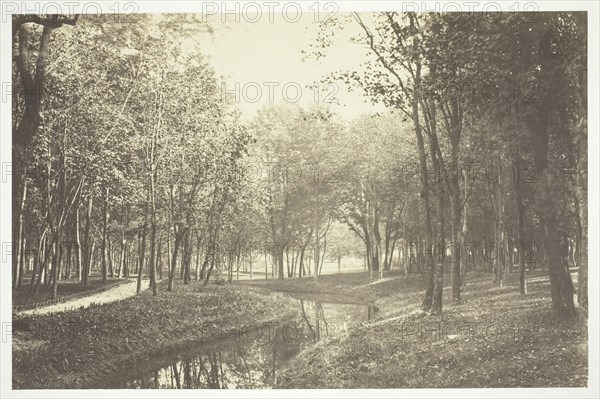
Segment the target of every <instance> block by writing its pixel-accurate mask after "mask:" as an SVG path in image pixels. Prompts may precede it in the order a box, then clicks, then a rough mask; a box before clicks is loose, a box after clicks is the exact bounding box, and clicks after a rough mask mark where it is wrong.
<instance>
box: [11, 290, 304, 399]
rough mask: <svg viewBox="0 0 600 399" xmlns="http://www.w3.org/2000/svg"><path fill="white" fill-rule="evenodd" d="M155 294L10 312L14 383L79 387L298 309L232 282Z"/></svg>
mask: <svg viewBox="0 0 600 399" xmlns="http://www.w3.org/2000/svg"><path fill="white" fill-rule="evenodd" d="M165 287H166V285H165V284H163V283H160V284H159V291H160V292H159V295H158V296H156V297H154V296H152V293H151V291H150V290H146V291H144V292H143V293H141V294H140V295H139V296H136V297H133V298H128V299H125V300H122V301H120V302H114V303H110V304H106V305H101V306H92V307H89V308H86V309H81V310H77V311H71V312H62V313H57V314H51V315H45V316H28V317H17V318H13V331H15V332H14V333H13V388H14V389H37V388H45V389H49V388H63V389H64V388H86V387H89V386H91V385H92V384H93V382H94V381H97V380H99V379H102V378H103V377H106V376H108V375H110V374H111V373H112V372H114V371H115V370H118V369H120V368H124V367H135V364H136V362H138V361H140V360H143V359H146V358H149V357H152V356H155V355H158V354H162V353H165V352H169V351H173V350H177V349H183V348H185V347H187V346H191V345H193V344H195V343H198V342H202V341H207V340H208V341H210V340H211V339H215V338H218V337H219V336H220V335H221V334H222V333H223V332H227V331H231V330H236V329H240V328H244V327H255V326H257V325H258V324H260V323H264V322H269V321H272V320H275V319H279V318H282V317H285V316H286V315H287V316H288V317H294V316H297V314H296V312H297V309H296V308H297V306H296V303H295V301H293V300H292V299H290V298H288V297H286V296H283V295H281V294H277V293H265V292H261V290H257V289H252V288H250V289H245V290H240V289H239V287H237V286H233V285H225V286H218V285H214V284H209V285H206V286H205V285H203V284H201V283H198V282H192V283H191V284H190V285H181V284H180V285H177V286H176V287H175V291H174V292H170V293H169V292H165V290H166V288H165Z"/></svg>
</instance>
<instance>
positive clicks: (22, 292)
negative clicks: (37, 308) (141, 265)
mask: <svg viewBox="0 0 600 399" xmlns="http://www.w3.org/2000/svg"><path fill="white" fill-rule="evenodd" d="M128 281H130V280H128V279H117V278H115V279H109V280H107V281H106V283H103V282H102V278H100V277H96V278H90V280H89V285H88V286H84V285H82V284H81V283H80V282H79V281H59V282H58V289H57V293H58V298H64V297H71V296H73V297H74V299H75V298H79V297H81V296H84V295H86V294H89V293H92V294H94V293H98V292H103V291H105V290H108V289H112V288H115V287H117V286H118V285H120V284H124V283H126V282H128ZM29 283H30V281H29V280H25V281H23V284H22V285H21V287H19V288H17V289H13V290H12V306H13V308H14V307H15V306H18V307H19V308H21V307H29V306H32V305H35V304H37V303H42V302H45V301H48V300H50V299H52V288H51V287H46V286H42V287H41V288H40V293H39V294H38V295H36V296H33V295H31V293H30V292H29ZM69 300H70V299H69Z"/></svg>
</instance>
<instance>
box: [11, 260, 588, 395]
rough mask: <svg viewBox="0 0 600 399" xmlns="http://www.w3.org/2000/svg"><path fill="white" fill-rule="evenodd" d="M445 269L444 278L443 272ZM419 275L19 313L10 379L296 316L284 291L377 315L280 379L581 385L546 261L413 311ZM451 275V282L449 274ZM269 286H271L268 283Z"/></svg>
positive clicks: (308, 354) (56, 373) (305, 356)
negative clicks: (524, 283) (524, 288)
mask: <svg viewBox="0 0 600 399" xmlns="http://www.w3.org/2000/svg"><path fill="white" fill-rule="evenodd" d="M447 280H449V279H447ZM425 281H426V276H425V275H424V274H411V275H409V276H408V278H406V279H405V278H404V276H403V275H402V274H401V273H400V272H398V271H392V272H388V273H386V274H384V278H383V279H371V278H369V275H368V273H344V274H338V275H324V276H320V277H319V279H318V280H317V281H315V280H314V279H312V278H310V277H309V278H302V279H286V280H283V281H281V280H266V281H265V280H250V281H239V282H235V283H234V284H232V285H228V284H227V285H224V286H219V285H216V284H209V285H207V286H204V285H202V284H199V283H197V282H192V284H190V285H189V286H183V285H177V287H176V292H173V293H167V292H163V291H164V290H165V286H164V284H163V283H161V284H160V285H159V287H160V291H161V292H160V293H159V296H157V297H153V296H152V295H151V292H150V291H145V292H143V293H142V294H141V295H139V296H137V297H134V298H129V299H126V300H123V301H121V302H118V303H112V304H108V305H102V306H93V307H90V308H87V309H83V310H79V311H74V312H65V313H60V314H55V315H48V316H37V317H29V318H24V317H23V318H20V319H15V320H14V321H15V325H14V326H13V330H17V331H16V332H15V333H14V337H13V387H14V388H86V387H91V386H93V383H94V381H96V382H97V381H99V380H101V379H102V378H103V377H106V376H108V375H110V374H111V373H114V372H115V370H119V369H121V368H123V367H135V365H136V362H138V361H140V360H143V359H147V358H150V357H151V356H155V355H158V354H164V353H168V352H171V351H175V350H178V349H182V348H186V347H188V346H190V345H193V344H194V343H197V342H198V341H199V339H202V340H203V341H206V340H211V339H216V338H218V336H219V334H220V333H221V332H222V331H224V330H230V329H235V328H242V327H254V326H256V325H257V324H260V323H264V322H268V321H274V320H280V319H282V318H284V317H298V314H297V312H298V309H297V304H296V302H295V301H294V300H292V299H291V298H290V297H289V296H288V295H282V294H279V293H276V292H272V291H281V292H287V293H299V292H302V293H311V294H312V295H311V296H312V297H313V298H314V299H315V300H321V301H325V302H336V301H337V302H354V303H371V304H374V305H376V306H377V307H378V308H379V313H378V317H377V318H376V319H375V320H374V321H371V322H369V323H363V324H360V325H358V326H357V327H355V328H351V329H349V330H348V331H342V332H340V333H339V334H335V335H331V336H329V337H326V338H325V339H323V340H322V341H320V342H319V343H317V344H316V345H314V346H311V347H309V348H308V349H306V350H304V351H303V352H301V354H300V355H298V356H297V357H295V358H293V359H291V361H290V363H288V366H287V367H286V368H285V369H283V370H280V371H279V372H278V380H277V384H278V387H279V388H404V387H419V388H445V387H559V386H561V387H582V386H586V384H587V371H588V366H587V320H586V318H585V315H583V314H582V312H578V315H577V317H576V318H575V319H574V320H571V321H568V322H565V321H561V320H557V319H556V318H555V317H554V315H553V313H552V310H551V299H550V294H549V293H550V289H549V282H548V278H547V276H546V274H545V273H544V272H532V273H531V274H530V275H529V276H528V281H529V282H528V288H529V293H528V294H527V295H519V293H518V285H517V284H518V276H517V275H516V274H513V275H511V276H510V277H509V279H508V280H507V284H506V285H505V286H504V287H496V286H493V285H492V283H491V277H490V276H489V275H473V274H471V275H469V276H467V277H466V284H465V286H464V288H463V292H462V304H460V305H448V304H450V303H451V298H450V289H449V288H446V289H444V304H445V307H444V311H443V313H442V314H441V315H439V316H428V315H426V314H424V313H423V312H421V311H420V310H419V307H420V303H421V300H422V297H423V291H424V287H425ZM448 283H449V281H448ZM269 291H271V293H270V294H267V293H268V292H269Z"/></svg>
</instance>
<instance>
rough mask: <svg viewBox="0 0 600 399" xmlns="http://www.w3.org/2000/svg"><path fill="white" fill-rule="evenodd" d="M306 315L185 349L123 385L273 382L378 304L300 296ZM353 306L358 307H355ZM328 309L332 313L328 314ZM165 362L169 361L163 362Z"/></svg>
mask: <svg viewBox="0 0 600 399" xmlns="http://www.w3.org/2000/svg"><path fill="white" fill-rule="evenodd" d="M299 304H300V308H301V311H302V312H301V313H302V318H301V319H300V320H296V321H291V322H289V323H287V324H280V325H269V328H266V327H264V326H263V328H262V329H261V330H260V331H258V332H257V331H255V332H254V333H248V334H246V335H245V336H243V337H240V336H235V338H231V337H230V338H229V339H225V340H222V341H220V342H218V343H216V344H213V345H211V347H210V348H206V349H208V350H205V351H201V352H199V353H195V354H194V355H190V354H187V355H186V354H184V355H183V357H182V358H179V359H177V360H176V361H172V360H171V361H168V362H166V364H167V366H163V367H162V368H159V369H156V370H149V371H148V372H146V373H143V375H142V376H141V377H140V376H139V375H138V376H137V378H134V379H128V380H125V381H123V380H122V381H123V382H124V384H123V385H119V387H123V386H124V387H126V388H171V389H182V388H183V389H194V388H210V389H226V388H242V389H244V388H246V389H247V388H262V387H273V386H274V385H275V384H276V382H277V374H278V373H277V371H278V368H280V367H282V366H283V365H284V364H285V362H286V361H287V360H289V359H291V358H293V357H294V356H296V355H297V354H298V353H299V352H300V351H301V350H302V349H304V348H305V347H308V346H310V345H312V344H314V343H315V342H318V341H320V340H321V339H323V338H325V337H327V336H329V335H332V334H335V333H336V332H337V330H338V329H339V327H340V325H339V323H341V327H342V328H344V326H345V323H346V321H345V320H357V319H358V318H361V319H362V318H363V317H365V316H367V319H369V320H370V319H371V317H373V315H374V313H376V312H377V310H378V309H377V308H375V307H369V308H368V310H367V312H365V309H364V307H362V309H360V312H361V313H362V312H365V313H367V314H366V315H365V313H362V315H359V314H357V313H356V311H357V308H355V306H356V305H343V304H336V305H335V307H334V308H330V307H328V308H327V311H326V309H325V306H323V304H322V303H321V302H315V301H309V300H299ZM353 307H354V308H353ZM326 314H327V316H326ZM163 364H165V363H163Z"/></svg>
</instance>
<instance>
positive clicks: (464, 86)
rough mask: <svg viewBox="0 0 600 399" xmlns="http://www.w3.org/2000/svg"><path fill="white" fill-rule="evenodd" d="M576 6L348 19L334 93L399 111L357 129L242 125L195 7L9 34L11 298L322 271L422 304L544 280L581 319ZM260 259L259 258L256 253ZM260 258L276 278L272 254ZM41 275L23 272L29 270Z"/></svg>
mask: <svg viewBox="0 0 600 399" xmlns="http://www.w3.org/2000/svg"><path fill="white" fill-rule="evenodd" d="M585 23H586V21H585V16H584V15H583V14H581V13H566V12H565V13H537V14H534V15H529V16H528V17H527V18H525V17H524V16H523V15H521V14H517V13H515V14H502V13H469V14H454V15H452V17H451V18H450V17H449V16H448V15H447V14H434V13H430V14H414V13H404V14H399V13H396V12H382V13H374V14H362V13H361V14H359V13H350V14H340V15H338V16H337V17H336V18H331V19H328V20H327V21H325V22H323V23H322V24H321V27H320V31H319V35H318V37H317V38H316V41H315V42H314V43H313V50H314V51H313V55H314V56H315V57H317V58H319V57H323V56H325V57H326V56H327V48H328V47H331V46H334V45H335V40H334V39H333V38H334V37H335V33H336V32H339V31H341V30H343V29H347V28H348V27H349V26H354V27H355V28H357V31H358V32H360V33H359V34H358V35H357V36H356V37H355V38H354V41H355V42H356V43H358V44H360V45H362V46H363V48H364V50H365V57H364V62H363V65H362V67H361V68H358V69H356V70H346V69H344V67H343V66H340V71H339V72H338V73H335V74H333V75H331V76H327V77H324V79H325V80H327V81H330V82H335V83H339V84H346V85H348V86H352V87H354V88H355V89H358V90H362V91H363V92H364V93H365V95H366V96H367V97H368V98H370V99H371V100H372V101H374V102H376V103H382V104H384V105H385V106H386V112H383V113H381V114H379V115H367V114H365V115H357V116H356V118H355V119H354V120H352V121H350V122H346V121H343V120H341V119H340V118H339V117H338V116H337V115H335V114H334V113H332V112H331V110H330V109H329V108H328V107H327V106H325V105H322V104H321V105H315V106H313V107H308V108H303V107H301V106H299V105H296V104H272V105H269V106H266V107H264V108H262V109H260V110H259V111H258V113H257V114H256V116H255V117H254V118H253V119H252V120H251V121H250V122H248V123H245V122H244V121H243V120H242V118H241V115H240V111H239V110H238V109H237V107H236V104H235V103H234V102H233V101H232V100H231V99H230V98H229V97H228V96H226V95H224V94H223V93H221V90H220V85H219V79H218V78H217V76H216V74H215V72H214V70H213V69H212V67H211V66H210V62H209V60H208V59H207V58H206V57H205V56H204V55H203V54H202V51H201V46H200V44H199V43H197V42H196V41H195V40H194V39H193V38H194V37H197V36H198V35H201V34H210V32H211V31H212V27H210V26H209V25H207V23H206V22H205V21H203V20H201V18H200V16H199V15H195V14H165V15H151V14H139V15H130V16H121V17H120V18H112V17H107V16H101V15H82V16H79V17H78V16H65V15H54V16H36V17H35V18H31V20H30V19H27V20H24V19H22V18H21V19H19V17H15V21H14V22H13V35H14V46H13V64H14V68H13V81H14V82H15V93H14V96H13V132H14V133H13V161H14V163H15V167H14V171H15V174H14V176H13V237H14V240H13V241H14V248H15V251H14V253H15V255H14V263H13V286H14V287H16V288H19V289H22V286H23V285H24V284H29V290H30V292H31V294H32V295H36V294H38V293H39V292H40V290H41V289H42V288H43V287H45V288H44V289H47V290H52V292H53V297H56V296H57V295H58V287H59V285H58V282H59V281H60V280H69V279H77V280H78V281H80V282H81V284H83V285H87V284H89V276H90V272H91V270H92V269H97V270H99V274H100V276H101V278H102V279H103V280H104V281H106V280H107V279H108V278H113V277H129V276H130V275H137V279H138V280H137V281H138V292H139V291H140V290H141V289H142V283H143V281H142V277H143V276H144V275H146V276H147V277H148V279H149V284H150V287H151V288H152V290H153V293H154V294H155V295H156V294H157V290H158V284H157V281H158V280H159V279H167V280H168V284H167V290H168V291H172V290H174V289H176V288H175V280H176V279H181V281H182V283H183V284H188V283H190V281H191V280H192V279H197V280H203V281H204V282H208V281H210V279H211V276H212V277H214V275H215V273H220V272H223V271H226V272H227V273H228V278H229V280H230V281H231V279H232V278H233V275H234V274H235V273H236V272H238V273H239V271H240V268H242V269H243V270H247V269H248V267H249V268H250V270H254V271H256V272H258V271H262V270H264V276H265V277H268V274H269V273H268V270H267V263H269V264H271V265H272V273H273V274H276V276H277V278H279V279H284V278H292V277H308V276H311V277H312V278H316V279H317V278H318V276H319V274H320V273H321V270H322V266H323V263H324V262H325V260H326V259H329V260H337V261H338V263H340V262H341V259H342V257H344V256H354V257H358V258H361V259H364V263H365V267H366V268H367V269H368V270H369V271H370V273H371V276H372V277H373V278H375V277H381V276H382V275H383V273H384V272H386V271H388V270H390V269H391V268H393V267H396V265H402V267H403V268H404V269H405V271H406V272H409V271H410V272H422V273H426V275H427V289H426V292H425V294H424V298H423V310H425V311H428V312H431V313H438V312H441V311H442V308H443V304H442V288H443V284H444V280H447V276H446V275H447V274H449V275H450V279H451V287H452V288H451V289H452V298H453V301H454V303H456V304H459V303H460V302H461V298H462V297H463V295H468V288H465V282H466V281H467V280H468V273H471V272H476V271H481V272H491V276H492V282H493V283H494V284H497V285H502V284H504V283H505V281H506V278H507V275H508V273H510V272H511V270H512V268H513V265H514V264H516V265H518V267H517V269H518V270H519V276H520V292H521V293H522V294H526V293H527V278H526V274H527V270H528V269H532V268H536V267H538V268H543V269H546V270H547V271H548V274H549V277H550V283H551V296H552V304H553V307H554V309H555V311H556V313H557V314H559V315H560V316H562V317H570V316H572V315H573V314H574V312H575V304H574V292H575V287H574V285H573V281H572V279H571V274H570V272H569V267H570V266H571V267H572V266H576V267H578V269H579V272H578V287H577V290H576V291H577V300H578V301H579V304H580V306H581V307H583V308H586V307H587V256H586V253H587V94H586V90H587V78H586V76H587V70H586V65H587V59H586V54H587V48H586V43H587V37H586V26H585ZM258 260H260V262H257V261H258ZM263 261H264V265H263V264H262V262H263ZM28 274H29V276H30V278H29V280H28V281H27V280H25V277H26V275H28Z"/></svg>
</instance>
